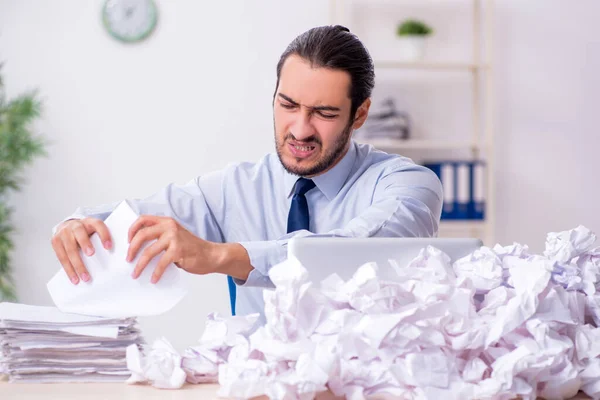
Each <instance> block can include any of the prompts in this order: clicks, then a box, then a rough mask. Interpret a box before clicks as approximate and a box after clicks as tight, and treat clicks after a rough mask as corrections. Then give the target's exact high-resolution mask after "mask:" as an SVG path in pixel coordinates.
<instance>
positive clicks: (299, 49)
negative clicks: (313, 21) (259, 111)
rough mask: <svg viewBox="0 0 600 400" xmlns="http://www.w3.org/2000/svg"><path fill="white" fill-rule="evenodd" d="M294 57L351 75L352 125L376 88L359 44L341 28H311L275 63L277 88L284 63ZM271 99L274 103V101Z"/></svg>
mask: <svg viewBox="0 0 600 400" xmlns="http://www.w3.org/2000/svg"><path fill="white" fill-rule="evenodd" d="M292 54H296V55H298V56H300V57H302V58H303V59H305V60H307V61H308V62H310V64H311V65H312V66H313V67H317V68H319V67H324V68H331V69H339V70H342V71H346V72H348V73H349V74H350V93H349V97H350V99H351V101H352V105H351V106H350V120H351V121H353V120H354V117H355V114H356V110H357V109H358V107H359V106H360V105H361V104H362V103H363V102H364V101H365V100H366V99H368V98H369V97H371V92H372V91H373V87H374V86H375V69H374V67H373V60H372V59H371V56H370V55H369V52H368V51H367V49H366V48H365V46H364V45H363V44H362V42H361V41H360V40H359V39H358V37H356V35H354V34H353V33H350V30H349V29H348V28H346V27H343V26H341V25H335V26H319V27H316V28H312V29H310V30H308V31H306V32H304V33H303V34H301V35H300V36H298V37H297V38H296V39H294V40H293V41H292V43H290V45H289V46H288V47H287V49H285V51H284V52H283V54H282V55H281V58H280V59H279V62H278V63H277V85H276V86H275V93H277V88H278V87H279V78H280V77H281V69H282V68H283V64H284V63H285V60H287V58H288V57H289V56H290V55H292ZM274 96H275V95H273V100H275V97H274Z"/></svg>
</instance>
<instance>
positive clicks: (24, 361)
mask: <svg viewBox="0 0 600 400" xmlns="http://www.w3.org/2000/svg"><path fill="white" fill-rule="evenodd" d="M136 323H137V321H136V319H135V318H101V317H91V316H85V315H79V314H67V313H63V312H61V311H59V310H58V309H57V308H56V307H41V306H30V305H24V304H15V303H0V374H6V375H8V378H9V382H29V383H50V382H124V381H126V380H127V378H129V376H130V375H131V373H130V372H129V371H128V369H127V361H126V349H127V347H128V346H130V345H136V346H140V345H141V344H143V343H144V340H143V338H142V336H141V334H140V331H139V330H138V328H137V327H136Z"/></svg>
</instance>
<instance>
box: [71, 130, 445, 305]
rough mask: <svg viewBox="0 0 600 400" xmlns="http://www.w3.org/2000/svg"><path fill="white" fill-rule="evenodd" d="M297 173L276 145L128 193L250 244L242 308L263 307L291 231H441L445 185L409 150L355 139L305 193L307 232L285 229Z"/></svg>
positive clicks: (209, 235)
mask: <svg viewBox="0 0 600 400" xmlns="http://www.w3.org/2000/svg"><path fill="white" fill-rule="evenodd" d="M297 179H298V176H295V175H292V174H290V173H288V172H287V171H286V170H285V169H284V168H283V166H282V164H281V162H280V161H279V158H278V157H277V154H274V153H273V154H268V155H266V156H265V157H263V158H262V159H261V160H260V161H258V162H256V163H248V162H244V163H237V164H233V165H230V166H228V167H227V168H225V169H223V170H220V171H217V172H213V173H209V174H206V175H203V176H200V177H197V178H195V179H193V180H192V181H190V182H189V183H187V184H185V185H176V184H170V185H168V186H167V187H165V188H164V189H162V190H161V191H159V192H158V193H156V194H154V195H152V196H150V197H148V198H146V199H130V200H128V201H129V203H130V204H131V206H132V207H133V208H134V209H135V211H136V212H138V213H139V214H140V215H141V214H152V215H161V216H169V217H172V218H174V219H176V220H177V221H178V222H179V223H180V224H182V225H183V226H184V227H185V228H186V229H188V230H189V231H191V232H193V233H194V234H195V235H196V236H198V237H200V238H203V239H206V240H209V241H213V242H222V243H225V242H229V243H231V242H238V243H240V244H241V245H242V246H244V247H245V248H246V250H247V251H248V255H249V257H250V261H251V264H252V266H253V267H254V269H253V270H252V271H251V272H250V275H249V276H248V279H247V280H246V281H239V280H236V284H237V299H236V314H237V315H247V314H250V313H255V312H259V313H261V315H262V314H263V311H264V302H263V297H262V291H263V289H264V288H269V287H273V285H272V283H271V282H270V280H269V277H268V273H269V269H270V268H271V267H272V266H274V265H276V264H278V263H280V262H282V261H284V260H285V258H286V254H287V242H288V240H289V239H290V238H292V237H296V236H308V235H312V234H327V235H332V236H344V237H371V236H381V237H433V236H437V231H438V225H439V220H440V213H441V209H442V198H443V195H442V185H441V183H440V181H439V179H438V178H437V176H436V175H435V174H434V173H433V172H432V171H431V170H429V169H427V168H425V167H423V166H419V165H416V164H415V163H413V162H412V161H411V160H410V159H408V158H405V157H402V156H399V155H393V154H387V153H384V152H382V151H379V150H375V149H374V148H373V147H372V146H368V145H363V144H358V143H356V142H354V141H352V143H351V145H350V149H349V150H348V152H347V153H346V154H345V156H344V157H343V158H342V160H340V162H339V163H338V164H336V165H335V166H334V167H333V168H332V169H330V170H329V171H327V172H326V173H324V174H321V175H319V176H316V177H314V178H313V180H314V182H315V183H316V187H315V188H313V189H312V190H310V191H309V192H308V193H306V198H307V201H308V206H309V213H310V232H309V231H297V232H294V233H290V234H286V231H287V218H288V211H289V208H290V204H291V199H292V194H293V189H294V184H295V183H296V180H297ZM117 204H118V203H112V204H106V205H102V206H98V207H91V208H78V209H77V210H76V211H75V213H74V214H73V215H71V216H69V217H68V218H84V217H95V218H99V219H102V220H104V219H105V218H106V217H108V215H109V214H110V212H111V211H112V210H113V209H114V208H115V207H116V205H117ZM223 290H227V279H226V277H225V276H223Z"/></svg>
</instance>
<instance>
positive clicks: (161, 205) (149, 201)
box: [52, 171, 225, 243]
mask: <svg viewBox="0 0 600 400" xmlns="http://www.w3.org/2000/svg"><path fill="white" fill-rule="evenodd" d="M223 179H224V172H223V171H218V172H214V173H211V174H208V175H205V176H202V177H197V178H195V179H193V180H191V181H189V182H188V183H186V184H184V185H177V184H169V185H167V186H166V187H164V188H163V189H161V190H160V191H158V192H157V193H155V194H153V195H151V196H149V197H147V198H144V199H127V202H128V203H129V204H130V206H131V207H132V208H133V210H134V211H135V212H136V213H137V214H138V215H144V214H146V215H157V216H167V217H171V218H173V219H175V220H176V221H177V222H179V223H180V224H181V225H182V226H184V227H185V228H186V229H187V230H189V231H190V232H192V233H194V234H195V235H196V236H198V237H200V238H202V239H205V240H209V241H212V242H219V243H222V242H223V241H224V240H223V238H224V236H223V232H222V230H221V227H222V226H223V224H222V222H223V218H224V215H223V214H224V207H225V205H224V196H223V190H224V189H223ZM119 203H120V202H115V203H109V204H103V205H100V206H96V207H79V208H77V209H76V210H75V212H74V213H73V214H72V215H70V216H69V217H67V218H65V219H64V220H63V221H61V222H60V223H62V222H64V221H66V220H69V219H82V218H87V217H92V218H98V219H101V220H105V219H106V218H107V217H108V216H109V215H110V213H111V212H112V211H113V210H114V209H115V208H116V207H117V205H118V204H119ZM60 223H59V224H57V225H56V226H55V227H54V228H53V230H52V231H53V234H54V233H55V232H56V229H57V227H58V225H60Z"/></svg>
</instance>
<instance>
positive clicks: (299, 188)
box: [227, 178, 315, 315]
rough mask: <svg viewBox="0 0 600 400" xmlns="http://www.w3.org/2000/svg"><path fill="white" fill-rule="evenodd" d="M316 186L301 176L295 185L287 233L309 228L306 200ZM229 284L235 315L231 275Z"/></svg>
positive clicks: (232, 313)
mask: <svg viewBox="0 0 600 400" xmlns="http://www.w3.org/2000/svg"><path fill="white" fill-rule="evenodd" d="M314 187H315V183H314V182H313V181H312V180H310V179H306V178H299V179H298V180H297V181H296V186H295V187H294V197H292V204H291V205H290V212H289V214H288V223H287V233H291V232H296V231H299V230H301V229H306V230H309V225H310V218H309V215H308V203H307V201H306V196H305V194H306V192H308V191H309V190H310V189H312V188H314ZM227 284H228V286H229V304H230V306H231V315H235V297H236V287H235V282H234V281H233V278H232V277H231V276H228V277H227Z"/></svg>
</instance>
